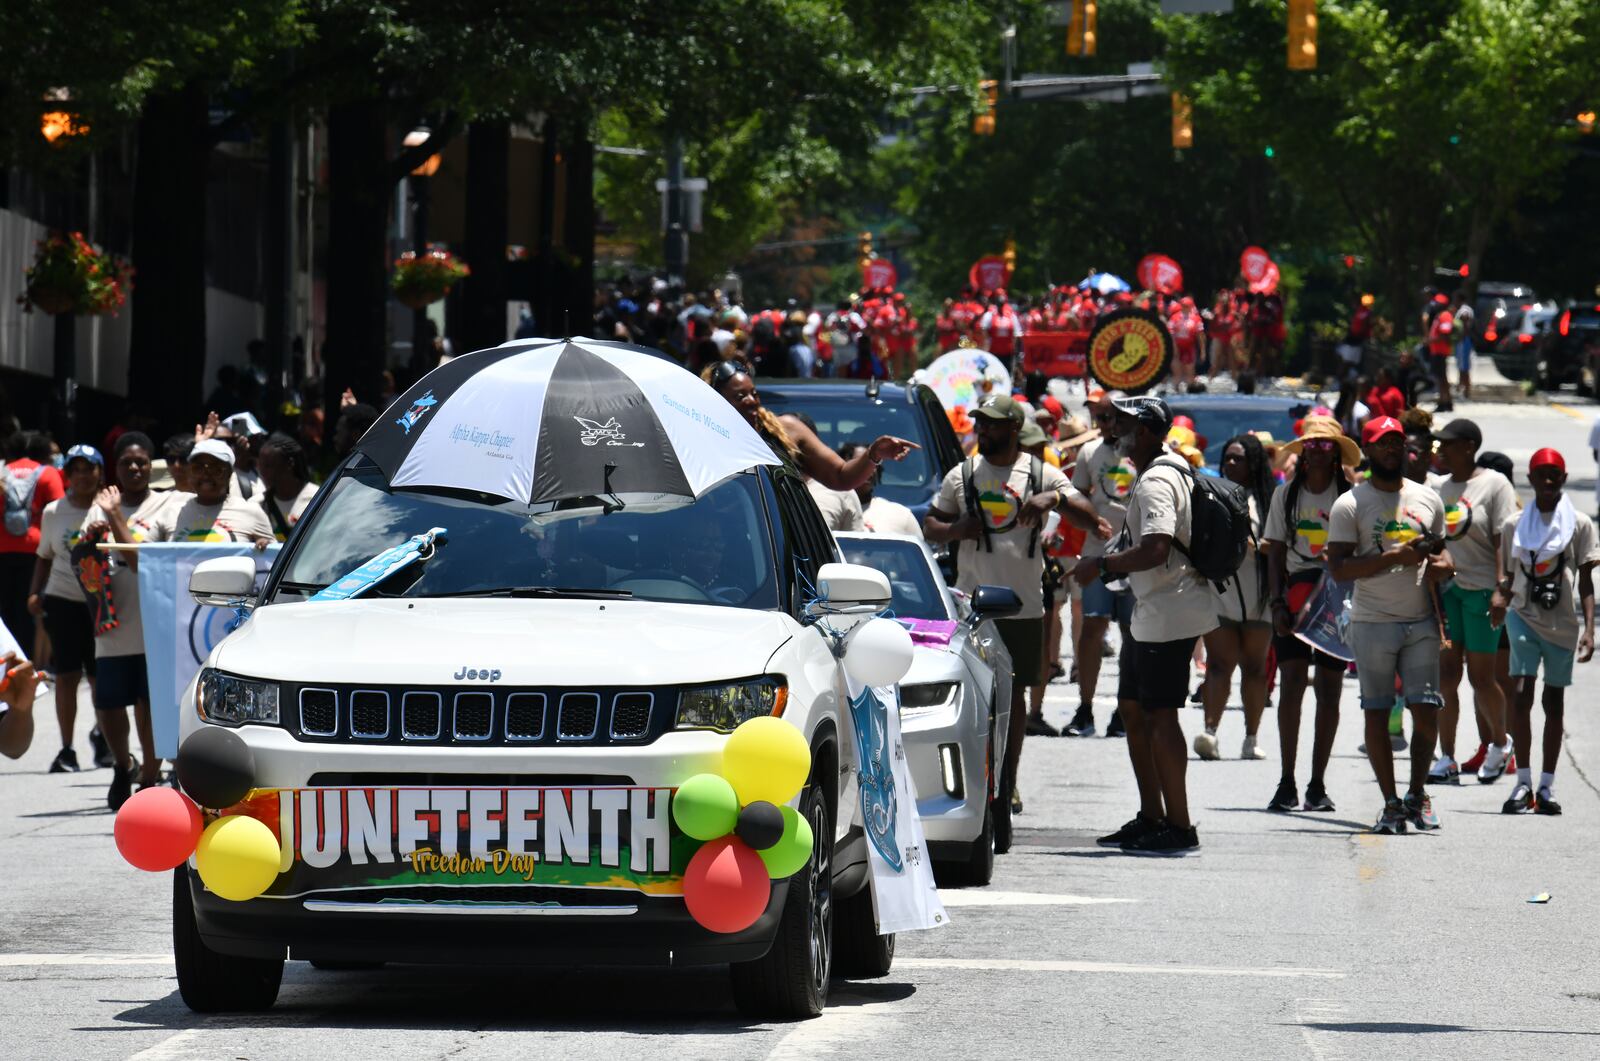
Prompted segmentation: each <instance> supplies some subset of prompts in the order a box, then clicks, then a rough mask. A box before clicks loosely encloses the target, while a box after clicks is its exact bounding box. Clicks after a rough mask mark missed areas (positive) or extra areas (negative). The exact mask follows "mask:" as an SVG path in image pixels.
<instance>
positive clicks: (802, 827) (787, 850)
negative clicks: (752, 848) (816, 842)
mask: <svg viewBox="0 0 1600 1061" xmlns="http://www.w3.org/2000/svg"><path fill="white" fill-rule="evenodd" d="M778 810H779V812H780V813H782V815H783V836H782V837H781V838H780V839H779V840H778V842H777V843H775V844H773V845H772V846H771V847H769V848H767V849H765V850H763V851H757V852H756V854H758V855H760V856H761V861H763V862H765V863H766V864H767V872H768V873H770V874H771V875H772V879H773V880H780V879H782V878H784V877H792V876H794V875H795V874H796V873H799V872H800V871H801V870H802V869H804V868H805V865H806V863H807V862H810V861H811V843H812V839H813V837H812V835H811V823H810V822H808V821H806V820H805V819H804V818H802V817H800V812H799V811H797V810H795V809H794V808H793V807H779V808H778Z"/></svg>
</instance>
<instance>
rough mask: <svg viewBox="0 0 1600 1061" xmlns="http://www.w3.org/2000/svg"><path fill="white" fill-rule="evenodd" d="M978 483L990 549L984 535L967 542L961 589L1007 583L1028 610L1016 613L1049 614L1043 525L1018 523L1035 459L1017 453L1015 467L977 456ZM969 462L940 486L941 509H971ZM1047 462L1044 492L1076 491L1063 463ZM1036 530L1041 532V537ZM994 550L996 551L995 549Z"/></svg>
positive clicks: (963, 549)
mask: <svg viewBox="0 0 1600 1061" xmlns="http://www.w3.org/2000/svg"><path fill="white" fill-rule="evenodd" d="M972 460H973V470H972V485H973V488H974V489H975V490H976V491H977V493H978V513H979V516H980V518H981V519H983V520H984V521H985V523H986V524H987V525H988V528H989V534H988V535H987V537H988V542H989V547H990V548H985V547H984V540H983V539H982V538H980V539H979V540H977V541H966V542H962V543H961V551H960V553H959V554H958V557H957V562H956V567H957V569H958V570H957V577H956V588H957V589H959V590H961V591H962V592H964V593H971V592H973V590H975V589H977V588H978V587H979V586H1005V587H1007V588H1009V589H1011V590H1012V591H1014V592H1015V593H1016V595H1017V596H1018V597H1019V598H1021V600H1022V610H1021V611H1019V612H1018V613H1017V614H1016V616H1015V618H1018V619H1037V618H1039V617H1040V616H1042V615H1044V585H1043V578H1044V540H1043V533H1042V532H1043V528H1042V527H1040V528H1033V527H1024V526H1022V525H1021V524H1019V523H1018V522H1017V515H1018V513H1019V512H1020V511H1021V509H1022V499H1023V498H1024V497H1026V496H1027V493H1028V475H1029V472H1030V469H1031V468H1032V464H1033V458H1032V457H1030V456H1028V454H1026V453H1019V454H1018V455H1017V460H1016V463H1014V464H1013V465H1012V466H1011V467H1010V468H1005V467H1003V466H1001V465H998V464H992V463H990V461H989V460H987V459H986V458H984V457H974V458H972ZM964 464H965V462H962V464H958V465H956V466H955V467H954V468H951V469H950V470H949V471H948V472H946V473H945V477H944V482H943V483H941V484H940V485H939V497H938V499H937V500H935V501H934V503H933V507H934V508H937V509H938V510H939V511H941V512H954V513H956V515H957V517H958V518H959V517H963V516H965V515H966V514H967V498H966V492H965V489H964V485H963V483H962V481H961V469H962V467H963V465H964ZM1041 465H1042V467H1043V469H1044V474H1043V475H1042V476H1041V478H1040V487H1039V492H1040V493H1065V494H1069V495H1070V494H1072V493H1076V491H1075V490H1073V488H1072V484H1071V483H1069V482H1067V477H1066V476H1065V475H1062V474H1061V469H1060V468H1055V467H1052V466H1050V465H1048V464H1043V462H1041ZM1035 529H1038V530H1039V531H1040V532H1041V533H1040V534H1039V536H1038V538H1037V539H1036V538H1035V536H1034V531H1035ZM1030 541H1033V543H1034V546H1033V555H1032V556H1029V555H1028V543H1029V542H1030ZM991 549H992V551H991Z"/></svg>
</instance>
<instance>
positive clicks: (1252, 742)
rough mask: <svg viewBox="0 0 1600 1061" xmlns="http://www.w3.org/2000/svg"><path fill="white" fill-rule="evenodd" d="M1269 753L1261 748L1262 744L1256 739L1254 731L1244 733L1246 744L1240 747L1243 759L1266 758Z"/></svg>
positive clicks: (1240, 755)
mask: <svg viewBox="0 0 1600 1061" xmlns="http://www.w3.org/2000/svg"><path fill="white" fill-rule="evenodd" d="M1266 757H1267V753H1266V752H1264V751H1262V750H1261V744H1260V742H1259V741H1257V740H1256V735H1255V734H1254V733H1246V734H1245V735H1244V746H1243V747H1242V748H1240V749H1239V758H1241V759H1265V758H1266Z"/></svg>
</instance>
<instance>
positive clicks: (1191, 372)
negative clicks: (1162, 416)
mask: <svg viewBox="0 0 1600 1061" xmlns="http://www.w3.org/2000/svg"><path fill="white" fill-rule="evenodd" d="M1167 327H1168V328H1169V329H1170V330H1171V332H1172V344H1173V347H1174V348H1175V351H1176V354H1177V356H1176V357H1175V358H1174V359H1173V362H1172V385H1173V386H1174V387H1181V386H1184V385H1185V384H1187V383H1189V382H1190V381H1191V380H1193V379H1194V377H1195V371H1196V362H1197V360H1198V359H1199V355H1200V343H1201V342H1202V341H1203V340H1204V336H1203V335H1202V334H1201V328H1202V325H1201V322H1200V318H1199V316H1198V315H1196V314H1195V313H1194V300H1193V299H1188V298H1186V299H1183V300H1182V301H1180V302H1174V303H1173V304H1172V315H1171V317H1170V318H1169V320H1168V322H1167Z"/></svg>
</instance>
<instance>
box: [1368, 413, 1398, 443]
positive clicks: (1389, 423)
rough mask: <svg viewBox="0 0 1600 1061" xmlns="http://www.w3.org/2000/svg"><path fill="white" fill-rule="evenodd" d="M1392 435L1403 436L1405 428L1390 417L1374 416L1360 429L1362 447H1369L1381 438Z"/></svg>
mask: <svg viewBox="0 0 1600 1061" xmlns="http://www.w3.org/2000/svg"><path fill="white" fill-rule="evenodd" d="M1391 432H1392V433H1394V434H1397V435H1404V434H1405V433H1406V429H1405V427H1404V426H1403V425H1402V424H1401V423H1400V421H1398V420H1396V419H1395V418H1394V417H1392V416H1375V417H1373V418H1372V419H1371V420H1368V421H1367V426H1366V427H1363V428H1362V429H1361V443H1362V445H1371V444H1372V443H1374V442H1376V441H1378V439H1380V438H1382V437H1383V436H1385V435H1387V434H1390V433H1391Z"/></svg>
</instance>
